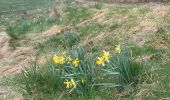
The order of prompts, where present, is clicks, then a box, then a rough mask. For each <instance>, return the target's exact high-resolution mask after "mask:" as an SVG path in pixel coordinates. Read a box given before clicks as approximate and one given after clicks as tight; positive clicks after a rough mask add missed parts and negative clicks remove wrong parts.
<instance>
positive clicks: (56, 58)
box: [53, 56, 65, 64]
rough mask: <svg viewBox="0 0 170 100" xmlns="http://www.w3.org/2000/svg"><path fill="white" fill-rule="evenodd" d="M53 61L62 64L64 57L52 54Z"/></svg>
mask: <svg viewBox="0 0 170 100" xmlns="http://www.w3.org/2000/svg"><path fill="white" fill-rule="evenodd" d="M53 61H54V62H55V63H56V64H64V63H65V58H64V57H61V56H54V57H53Z"/></svg>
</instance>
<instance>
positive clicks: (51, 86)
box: [19, 61, 63, 98]
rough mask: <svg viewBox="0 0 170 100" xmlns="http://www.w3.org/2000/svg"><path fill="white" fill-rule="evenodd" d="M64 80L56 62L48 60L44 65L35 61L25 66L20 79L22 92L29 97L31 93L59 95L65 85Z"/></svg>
mask: <svg viewBox="0 0 170 100" xmlns="http://www.w3.org/2000/svg"><path fill="white" fill-rule="evenodd" d="M62 82H63V80H62V79H61V78H60V77H59V73H58V71H57V70H56V69H55V64H54V63H53V62H51V61H47V62H46V63H45V64H44V65H43V66H41V67H40V66H39V65H38V64H37V63H34V64H33V65H32V66H31V67H29V68H25V69H23V71H22V75H21V77H20V79H19V84H20V85H21V88H22V93H23V94H24V95H25V96H26V97H27V96H29V95H32V96H34V93H35V92H36V93H37V95H41V94H48V95H53V96H54V97H55V98H56V97H57V96H58V95H59V92H60V90H61V89H62V87H63V83H62Z"/></svg>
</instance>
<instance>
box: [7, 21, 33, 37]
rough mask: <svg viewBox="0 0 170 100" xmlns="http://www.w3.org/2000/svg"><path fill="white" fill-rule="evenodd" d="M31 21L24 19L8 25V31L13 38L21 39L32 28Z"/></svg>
mask: <svg viewBox="0 0 170 100" xmlns="http://www.w3.org/2000/svg"><path fill="white" fill-rule="evenodd" d="M30 25H31V23H30V22H27V21H24V22H18V23H16V24H12V25H9V26H7V28H6V32H7V34H8V35H9V36H10V37H11V38H12V39H19V38H20V37H21V36H23V35H24V34H25V33H26V32H27V31H28V30H29V28H30Z"/></svg>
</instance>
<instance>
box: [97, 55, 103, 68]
mask: <svg viewBox="0 0 170 100" xmlns="http://www.w3.org/2000/svg"><path fill="white" fill-rule="evenodd" d="M96 64H97V65H100V64H102V65H103V66H104V61H103V58H102V57H98V60H97V61H96Z"/></svg>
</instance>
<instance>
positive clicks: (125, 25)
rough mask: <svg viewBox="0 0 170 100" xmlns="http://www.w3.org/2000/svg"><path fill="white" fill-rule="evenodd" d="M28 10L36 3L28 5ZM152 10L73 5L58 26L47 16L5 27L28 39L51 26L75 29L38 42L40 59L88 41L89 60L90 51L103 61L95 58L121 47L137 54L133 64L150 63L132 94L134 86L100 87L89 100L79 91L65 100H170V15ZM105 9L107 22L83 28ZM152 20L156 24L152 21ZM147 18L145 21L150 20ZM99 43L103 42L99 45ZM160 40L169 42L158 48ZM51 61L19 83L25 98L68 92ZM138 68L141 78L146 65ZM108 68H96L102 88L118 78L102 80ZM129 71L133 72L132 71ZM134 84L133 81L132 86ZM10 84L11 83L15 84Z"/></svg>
mask: <svg viewBox="0 0 170 100" xmlns="http://www.w3.org/2000/svg"><path fill="white" fill-rule="evenodd" d="M4 2H5V1H3V3H4ZM8 2H9V1H8ZM14 2H16V1H14ZM18 2H21V1H18ZM26 2H27V1H26ZM26 2H24V3H26ZM30 2H31V1H30ZM39 2H40V1H37V3H39ZM42 2H45V1H42ZM68 2H71V1H68ZM16 3H17V2H16ZM27 3H28V2H27ZM4 4H5V5H4V7H6V8H5V9H4V10H6V11H9V9H11V8H14V9H16V10H18V9H22V7H21V8H17V7H13V6H12V7H10V8H7V5H10V4H7V3H4ZM11 4H14V3H13V2H11ZM40 4H41V3H40ZM0 5H1V4H0ZM28 5H30V4H29V3H28ZM47 5H48V4H47ZM73 5H74V4H73ZM32 6H34V5H31V6H30V8H34V7H32ZM162 6H163V5H162ZM0 7H1V8H0V9H2V8H3V6H0ZM18 7H19V6H18ZM152 7H154V6H152ZM152 7H150V5H142V4H129V5H119V4H116V5H115V6H111V5H107V4H106V5H103V3H97V4H94V5H85V6H84V5H82V6H79V5H76V6H75V5H74V6H72V4H70V5H67V6H65V7H64V10H63V13H64V16H61V18H60V20H56V21H55V22H49V21H48V20H46V16H44V17H42V18H41V17H38V18H37V20H36V21H32V20H30V19H26V20H25V19H20V20H19V21H17V23H15V24H13V25H8V24H7V23H8V22H9V20H3V19H1V23H3V24H4V25H7V28H6V31H7V33H8V34H9V35H10V36H11V37H13V38H14V39H17V38H22V37H23V36H24V34H27V33H29V32H32V33H38V32H42V31H44V30H47V29H48V28H49V27H50V26H52V25H55V24H57V25H68V26H69V27H70V30H69V31H64V32H61V33H59V34H57V35H54V36H52V37H48V38H47V39H45V41H41V42H39V43H35V44H36V45H35V46H34V47H35V49H36V50H37V51H40V52H39V54H40V55H45V54H47V55H53V53H54V52H55V54H56V51H61V50H70V49H71V50H72V49H73V48H74V47H76V46H78V45H83V43H84V42H87V43H88V45H85V51H87V52H86V53H87V54H86V55H88V56H89V55H91V53H90V51H92V55H91V56H92V59H97V58H95V57H96V55H99V54H101V51H102V50H108V51H110V52H112V51H113V46H114V45H116V44H119V43H120V44H125V45H127V46H128V47H129V49H131V50H132V54H133V57H132V58H131V59H135V60H138V59H139V58H142V59H144V60H146V63H147V64H146V65H144V66H145V67H146V69H147V70H146V72H144V73H143V75H142V76H140V75H139V77H135V80H133V82H137V83H138V84H135V87H133V88H132V90H131V87H128V86H127V85H125V86H124V89H123V91H121V92H120V91H117V90H116V89H115V88H108V87H107V88H106V87H104V88H103V87H98V86H97V85H96V86H97V87H95V88H94V91H92V93H91V95H84V96H82V95H78V94H79V93H77V92H78V91H79V89H80V88H78V90H77V91H76V92H73V93H72V94H71V95H65V96H64V97H63V99H64V100H72V99H79V100H88V99H89V100H91V99H95V100H100V99H104V100H110V99H112V100H114V99H115V100H117V99H121V100H122V99H130V100H131V99H134V98H136V97H137V96H139V98H142V99H144V100H145V99H151V100H152V99H153V100H155V99H162V98H168V96H169V95H170V91H169V88H170V87H169V82H170V79H169V73H168V72H169V66H170V64H169V56H170V53H169V49H170V47H169V41H170V37H169V32H170V28H169V26H170V21H169V13H166V14H165V16H163V15H160V16H159V17H158V16H157V15H155V10H156V8H155V9H153V8H152ZM24 9H26V10H28V9H29V7H28V8H27V7H26V8H24ZM103 9H104V11H106V14H105V15H104V18H103V16H102V17H100V18H97V19H95V20H92V21H90V22H88V23H86V24H83V25H79V24H80V23H81V22H83V21H86V20H89V19H92V18H94V17H95V13H97V12H98V11H100V10H103ZM167 9H168V8H167ZM161 11H163V9H161V10H160V12H161ZM40 14H41V13H40ZM42 15H43V14H42ZM35 16H36V15H35ZM152 17H153V19H154V20H151V19H150V18H152ZM15 18H16V17H13V18H12V19H15ZM142 18H144V19H145V20H144V19H142ZM108 19H109V22H108V23H104V24H103V22H105V21H107V20H108ZM155 19H157V20H159V21H157V20H155ZM100 20H103V21H102V22H100ZM141 20H142V21H143V22H144V25H143V24H141V23H140V22H141ZM161 21H162V22H161ZM148 23H151V25H152V23H157V26H156V30H155V29H154V28H153V29H152V28H151V29H150V30H151V31H147V30H145V29H148V27H150V26H147V25H148ZM145 25H146V26H145ZM133 30H135V32H133ZM145 32H147V33H148V34H149V35H148V36H150V35H151V36H152V38H148V36H146V35H147V34H144V33H145ZM103 33H108V34H109V35H108V36H106V37H104V36H105V35H106V34H105V35H104V36H102V34H103ZM136 34H142V35H139V36H138V35H136ZM100 35H101V36H100ZM132 36H133V37H135V36H138V37H140V38H142V39H149V40H148V41H149V42H145V43H144V44H143V45H139V44H140V40H133V37H132ZM88 37H89V38H88ZM23 39H24V38H23ZM97 39H99V41H97ZM90 40H93V41H90ZM94 41H97V42H94ZM159 41H163V42H161V44H160V45H159V44H157V42H158V43H159ZM133 42H135V43H133ZM155 43H156V44H155ZM161 45H164V46H165V47H166V48H163V49H160V48H158V47H157V46H161ZM129 49H128V50H129ZM57 54H59V53H57ZM145 56H146V58H145ZM93 57H94V58H93ZM147 57H148V58H147ZM89 58H90V57H89ZM123 58H125V57H123ZM49 60H50V61H47V62H45V63H44V64H43V65H38V64H37V68H38V70H37V72H36V73H32V72H31V68H32V67H31V68H30V69H29V68H28V69H27V70H28V74H27V76H26V77H29V78H26V77H24V72H23V75H22V74H21V76H20V77H22V81H19V84H22V86H26V87H24V89H23V90H22V93H23V94H24V98H25V99H29V98H31V97H32V98H33V99H46V100H48V99H49V100H51V99H52V100H53V99H55V98H57V97H59V96H60V95H61V94H62V93H63V92H62V88H64V86H63V80H62V82H61V83H57V82H60V81H57V79H59V78H58V76H57V75H58V74H57V71H56V70H54V69H55V68H56V67H57V66H56V65H53V63H52V62H51V58H49ZM82 61H83V60H81V61H80V62H81V64H82V66H83V63H82ZM114 61H117V60H114ZM118 62H119V61H118ZM119 63H120V62H119ZM124 63H127V62H124ZM84 65H86V64H84ZM87 65H88V64H87ZM120 65H121V64H120ZM132 65H133V67H134V66H136V67H135V68H134V70H135V71H136V72H135V71H134V73H133V75H134V74H135V75H137V74H136V73H139V72H138V71H140V68H141V66H140V65H139V64H138V63H137V64H136V63H134V64H132ZM88 66H89V65H88ZM107 67H108V66H107ZM107 67H106V66H105V67H103V66H95V68H96V69H95V70H94V72H95V75H96V76H95V77H97V78H95V81H97V82H96V83H100V81H101V82H108V81H110V80H112V81H113V79H115V78H116V77H115V76H112V77H106V76H102V75H101V73H102V71H101V70H98V69H97V68H99V69H100V68H103V69H106V68H107ZM126 67H127V66H124V65H122V67H121V68H126ZM83 68H84V67H83ZM110 68H111V67H110ZM138 68H139V69H138ZM107 70H109V69H107ZM123 70H125V69H123ZM127 70H128V71H129V69H127ZM69 71H70V72H69ZM69 71H67V72H69V73H67V74H70V73H71V75H72V74H75V73H76V72H74V71H75V70H73V71H72V70H69ZM109 71H110V70H109ZM109 71H107V72H109ZM128 71H127V72H128ZM72 72H74V73H72ZM123 72H126V71H123ZM128 73H129V72H128ZM79 74H80V73H79ZM79 74H77V75H79ZM83 74H84V73H83ZM34 75H36V76H34ZM123 75H124V77H125V78H127V77H126V75H127V76H128V77H130V76H131V75H130V74H127V73H126V74H123ZM135 75H134V76H135ZM66 76H67V75H66ZM80 76H81V75H80ZM16 77H18V76H16ZM33 77H36V78H33ZM67 78H68V79H70V77H67ZM72 78H74V80H76V79H78V78H79V77H78V76H76V75H75V76H74V77H72ZM133 78H134V77H133ZM35 79H36V80H35ZM136 79H137V81H136ZM115 81H116V82H119V83H122V84H123V83H124V82H122V81H117V80H116V79H115ZM130 81H131V80H130ZM24 82H25V83H24ZM133 82H130V84H131V83H133ZM7 84H10V82H9V83H7ZM23 84H27V85H23ZM12 85H13V84H12ZM60 86H61V87H60ZM87 87H88V86H87ZM88 88H89V87H88ZM85 89H87V88H85ZM80 90H81V89H80ZM144 90H147V91H149V93H150V94H148V95H146V94H145V93H144V92H145V91H144ZM64 91H67V89H64ZM142 91H144V92H142ZM66 93H68V92H66ZM80 94H81V93H80ZM139 94H140V95H139ZM45 95H46V96H45ZM140 96H142V97H140Z"/></svg>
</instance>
